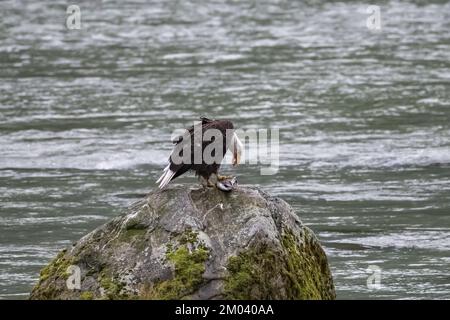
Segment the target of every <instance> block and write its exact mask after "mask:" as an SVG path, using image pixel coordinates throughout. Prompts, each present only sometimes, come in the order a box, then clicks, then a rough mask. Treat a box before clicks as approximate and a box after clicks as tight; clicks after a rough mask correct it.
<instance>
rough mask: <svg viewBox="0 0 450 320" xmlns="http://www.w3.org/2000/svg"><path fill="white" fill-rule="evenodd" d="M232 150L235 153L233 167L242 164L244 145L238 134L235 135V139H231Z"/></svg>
mask: <svg viewBox="0 0 450 320" xmlns="http://www.w3.org/2000/svg"><path fill="white" fill-rule="evenodd" d="M231 148H232V151H233V161H232V164H233V166H237V165H239V163H240V162H241V155H242V148H243V144H242V142H241V140H239V138H238V136H237V135H236V133H233V138H232V139H231Z"/></svg>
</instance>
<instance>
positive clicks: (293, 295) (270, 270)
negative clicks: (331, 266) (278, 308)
mask: <svg viewBox="0 0 450 320" xmlns="http://www.w3.org/2000/svg"><path fill="white" fill-rule="evenodd" d="M281 243H282V248H281V249H280V248H276V247H273V246H271V245H268V244H264V243H259V244H258V245H257V246H254V247H252V248H250V249H247V250H245V251H243V252H240V253H239V254H238V255H237V256H233V257H230V258H229V260H228V265H227V269H228V272H229V276H228V277H227V278H226V279H225V286H224V297H225V299H238V300H242V299H299V300H306V299H308V300H309V299H334V295H333V293H330V292H334V290H332V291H330V290H328V288H327V287H326V286H327V284H328V283H329V279H328V275H329V271H328V269H327V268H328V267H327V265H326V261H324V262H325V264H322V263H323V262H322V261H315V260H316V258H317V257H320V256H323V253H322V252H318V250H322V249H321V248H320V247H319V246H318V244H317V243H316V242H315V241H311V242H308V243H307V244H306V245H305V246H307V247H305V248H302V247H300V246H299V245H298V243H299V242H298V240H297V238H296V237H295V235H294V234H293V233H292V232H286V233H285V234H284V235H283V237H282V241H281ZM322 266H324V269H323V268H322Z"/></svg>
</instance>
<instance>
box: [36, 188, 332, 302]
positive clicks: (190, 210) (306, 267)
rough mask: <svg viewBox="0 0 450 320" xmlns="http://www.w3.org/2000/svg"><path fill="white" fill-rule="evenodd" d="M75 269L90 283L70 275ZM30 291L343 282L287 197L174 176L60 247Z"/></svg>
mask: <svg viewBox="0 0 450 320" xmlns="http://www.w3.org/2000/svg"><path fill="white" fill-rule="evenodd" d="M74 270H78V271H80V273H79V274H80V277H79V278H80V284H81V287H80V289H76V286H75V289H74V286H73V285H72V286H70V285H69V286H68V285H67V283H69V284H71V283H73V284H76V280H75V279H74V278H73V277H74V276H77V273H76V272H75V271H74ZM68 280H69V281H68ZM71 281H72V282H71ZM69 287H70V289H69ZM30 298H31V299H334V298H335V291H334V285H333V279H332V276H331V273H330V269H329V266H328V262H327V257H326V255H325V253H324V251H323V249H322V247H321V246H320V244H319V242H318V240H317V238H316V237H315V235H314V234H313V232H312V231H311V230H310V229H309V228H307V227H305V226H304V225H303V224H302V223H301V222H300V220H299V218H298V217H297V215H296V214H295V213H294V212H293V210H292V208H291V207H290V206H289V205H288V204H287V203H286V202H284V201H283V200H281V199H279V198H275V197H272V196H270V195H268V194H267V193H265V192H263V191H261V190H258V189H252V188H244V187H238V188H237V189H235V190H233V191H232V192H231V193H224V192H221V191H219V190H216V189H203V188H200V187H199V188H191V189H189V188H188V187H186V186H179V185H178V186H177V185H174V186H170V187H169V188H167V189H165V190H163V191H155V192H151V193H150V194H148V195H147V196H146V197H145V198H144V199H142V200H141V201H139V202H137V203H135V204H134V205H133V206H132V207H131V208H130V209H129V210H128V211H127V212H126V214H125V215H123V216H120V217H117V218H115V219H113V220H112V221H110V222H108V223H106V224H105V225H103V226H101V227H99V228H97V229H96V230H94V231H93V232H91V233H89V234H88V235H86V236H84V237H83V238H82V239H80V240H79V241H78V242H77V243H75V244H73V246H72V247H71V248H70V249H66V250H63V251H62V252H60V254H59V255H58V256H57V257H56V258H55V259H54V260H53V261H52V262H50V264H49V265H48V266H46V267H45V268H44V269H42V271H41V275H40V280H39V282H38V283H37V285H36V286H35V287H34V289H33V291H32V292H31V295H30Z"/></svg>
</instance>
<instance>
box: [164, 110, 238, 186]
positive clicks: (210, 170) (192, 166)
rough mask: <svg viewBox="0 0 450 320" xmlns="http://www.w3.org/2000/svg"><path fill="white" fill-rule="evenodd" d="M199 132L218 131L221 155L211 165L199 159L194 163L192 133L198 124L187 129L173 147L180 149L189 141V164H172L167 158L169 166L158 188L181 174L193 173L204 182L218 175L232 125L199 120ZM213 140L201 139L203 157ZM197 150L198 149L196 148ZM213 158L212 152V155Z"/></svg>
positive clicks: (217, 121) (219, 121)
mask: <svg viewBox="0 0 450 320" xmlns="http://www.w3.org/2000/svg"><path fill="white" fill-rule="evenodd" d="M201 121H202V122H201V132H202V133H205V132H206V131H207V130H209V129H216V130H219V131H220V132H221V134H222V141H221V142H219V143H221V144H222V148H223V149H222V154H221V155H218V157H217V159H215V161H214V162H213V163H206V162H205V159H203V158H201V163H195V160H196V159H195V157H194V151H195V148H196V146H195V143H194V134H195V133H194V132H195V131H196V130H199V129H200V124H199V125H196V126H192V127H190V128H189V129H187V132H186V134H185V135H184V136H180V137H178V138H177V139H176V141H174V144H175V146H179V147H182V145H181V146H180V144H183V143H187V141H188V140H189V139H190V144H191V148H190V150H191V154H190V160H191V161H190V163H183V162H182V163H174V161H173V159H172V156H173V154H172V155H171V157H170V158H169V165H168V166H167V167H166V169H165V170H164V172H165V173H164V174H163V176H161V178H160V179H159V180H158V181H157V182H161V184H160V188H163V187H164V186H165V185H167V184H168V183H169V182H170V181H172V180H173V179H175V178H177V177H179V176H181V175H182V174H184V173H186V172H188V171H194V172H195V174H196V175H197V176H200V177H202V178H204V179H205V180H206V181H208V180H209V178H210V177H211V175H213V174H216V175H217V173H218V170H219V168H220V164H221V162H222V160H223V157H224V156H225V153H226V151H227V149H228V148H229V147H230V141H231V139H232V137H231V135H232V134H231V133H232V132H233V131H232V130H233V129H234V127H233V124H232V123H231V121H228V120H211V119H208V118H201ZM197 133H198V132H197ZM213 141H214V140H209V141H207V140H205V139H201V152H202V155H203V151H204V150H205V148H206V147H207V146H208V145H209V144H211V143H212V142H213ZM197 148H198V147H197ZM179 155H180V157H182V156H183V152H182V150H181V152H180V153H179ZM212 155H213V156H215V154H214V152H213V154H212Z"/></svg>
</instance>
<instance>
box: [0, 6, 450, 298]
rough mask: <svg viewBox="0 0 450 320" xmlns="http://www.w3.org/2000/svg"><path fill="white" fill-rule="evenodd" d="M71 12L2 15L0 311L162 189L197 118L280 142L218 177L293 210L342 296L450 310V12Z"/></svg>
mask: <svg viewBox="0 0 450 320" xmlns="http://www.w3.org/2000/svg"><path fill="white" fill-rule="evenodd" d="M75 3H77V2H75ZM78 4H79V6H80V9H81V30H68V29H66V27H65V19H66V8H67V3H66V2H65V1H50V0H48V1H36V2H32V1H0V148H1V150H0V152H1V153H0V210H1V214H0V298H6V299H11V298H25V297H26V295H27V293H28V292H29V291H30V288H31V287H32V285H33V284H34V283H35V281H36V280H37V277H38V272H39V269H40V268H41V267H42V266H43V265H45V264H46V263H47V262H48V261H49V259H50V258H51V257H52V256H54V254H55V253H56V252H57V251H58V250H59V249H61V248H63V247H66V246H68V245H70V243H71V242H72V241H75V240H77V239H78V238H80V237H81V236H82V235H84V234H86V233H87V232H89V231H90V230H92V229H94V228H95V227H96V226H98V225H100V224H102V223H104V222H106V221H107V220H109V219H111V218H112V217H114V216H117V215H118V214H120V213H121V212H123V210H124V208H125V207H127V206H128V205H129V204H131V203H132V202H133V201H135V200H137V199H138V198H139V197H140V196H141V195H142V194H144V193H146V192H148V191H150V190H152V189H154V188H155V184H154V181H155V180H156V178H157V177H158V176H159V175H160V173H161V170H162V169H163V167H164V162H165V160H166V158H167V156H168V154H169V150H170V148H171V146H172V145H171V143H170V142H169V139H170V134H171V133H172V131H173V130H174V129H176V128H180V127H185V126H187V125H189V124H191V121H193V120H194V119H195V118H197V117H198V116H199V115H208V116H210V117H213V118H228V119H231V120H232V121H233V122H234V123H235V125H236V126H238V127H240V128H279V129H280V143H281V147H280V171H279V173H278V174H277V175H274V176H261V175H260V174H259V167H258V166H241V167H239V168H238V169H237V170H236V171H234V172H233V171H231V170H228V169H227V171H229V172H233V173H236V174H237V175H238V177H239V182H240V183H242V184H253V185H258V186H261V187H262V188H263V189H264V190H267V191H269V192H270V193H272V194H275V195H278V196H280V197H282V198H283V199H285V200H286V201H287V202H289V203H290V204H291V205H292V206H294V208H295V209H296V210H297V212H298V213H299V215H300V217H301V219H302V220H303V222H304V223H306V224H307V225H308V226H310V227H311V228H312V229H313V230H314V231H315V232H316V234H317V235H318V237H319V238H320V240H321V241H322V243H323V245H324V247H325V249H326V251H327V253H328V255H329V258H330V263H331V268H332V271H333V274H334V277H335V284H336V289H337V296H338V298H341V299H345V298H350V299H361V298H369V299H372V298H373V299H376V298H378V299H379V298H396V299H397V298H400V299H403V298H433V299H436V298H450V217H449V213H450V109H449V108H450V33H449V30H450V3H448V2H446V1H380V2H379V4H378V5H379V6H380V9H381V30H380V31H373V30H369V29H368V28H367V26H366V19H367V17H368V16H369V14H368V13H367V12H366V9H367V3H364V2H357V1H344V2H339V3H327V2H324V1H287V0H285V1H284V0H279V1H275V0H274V1H270V0H267V1H256V0H253V1H232V0H229V1H192V0H191V1H162V0H161V1H148V2H147V3H146V2H145V1H127V2H125V1H119V0H112V1H103V2H102V1H81V2H79V3H78ZM179 182H182V183H186V184H191V183H197V181H196V179H195V178H193V177H192V176H191V177H184V178H181V179H179ZM370 265H376V266H378V267H380V268H381V288H379V289H369V288H368V287H367V284H366V282H367V277H368V275H369V274H368V273H366V269H367V268H368V266H370Z"/></svg>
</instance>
